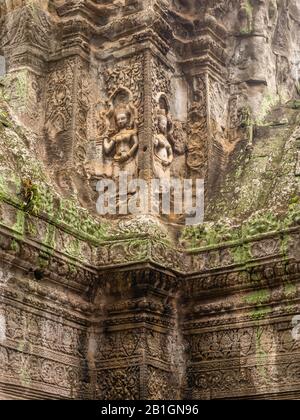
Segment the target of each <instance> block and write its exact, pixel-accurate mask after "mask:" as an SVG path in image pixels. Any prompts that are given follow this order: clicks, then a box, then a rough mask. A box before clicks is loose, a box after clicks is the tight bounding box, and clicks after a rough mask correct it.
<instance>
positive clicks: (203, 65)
mask: <svg viewBox="0 0 300 420" xmlns="http://www.w3.org/2000/svg"><path fill="white" fill-rule="evenodd" d="M199 19H200V20H199V22H198V23H197V27H196V28H195V30H196V31H197V33H198V34H199V35H198V37H197V38H196V37H191V38H190V39H189V42H188V45H189V47H188V48H185V49H183V47H182V46H181V48H180V50H179V51H180V54H181V60H180V61H181V65H182V68H183V71H184V73H185V75H186V78H187V80H188V85H189V88H188V91H189V94H188V97H189V105H188V146H187V167H188V171H189V174H190V176H192V177H193V178H203V179H205V181H206V193H207V194H209V193H210V192H209V191H210V190H211V188H212V187H213V186H214V185H215V183H216V182H217V180H218V177H219V175H220V173H221V171H222V168H223V164H224V158H225V155H226V147H225V139H226V137H227V104H228V92H227V88H226V81H227V74H226V71H225V46H226V44H225V41H226V35H227V34H226V30H225V28H224V27H223V26H222V25H221V24H219V23H218V22H217V20H216V19H215V18H214V17H213V16H212V15H210V14H208V13H203V15H202V16H200V17H199ZM194 25H195V26H196V23H194ZM191 33H192V32H191Z"/></svg>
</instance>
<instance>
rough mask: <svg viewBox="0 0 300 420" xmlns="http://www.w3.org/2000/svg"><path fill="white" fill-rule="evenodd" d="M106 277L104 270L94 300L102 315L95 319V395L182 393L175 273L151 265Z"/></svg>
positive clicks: (147, 396) (162, 395)
mask: <svg viewBox="0 0 300 420" xmlns="http://www.w3.org/2000/svg"><path fill="white" fill-rule="evenodd" d="M109 277H110V278H109V280H107V279H106V278H107V276H106V275H105V274H103V276H102V281H101V283H100V290H99V297H98V298H97V299H96V308H99V310H100V315H101V314H102V310H104V313H105V317H104V318H103V317H102V318H101V319H99V320H96V322H95V324H94V325H95V326H94V343H96V345H93V348H94V360H95V362H94V364H95V367H96V371H97V385H96V395H95V397H96V398H98V399H99V398H100V399H106V400H113V399H124V400H133V399H162V400H163V399H179V398H181V396H182V389H183V388H184V383H183V381H184V380H183V377H184V371H185V360H184V345H183V342H182V341H181V338H180V335H179V330H178V325H177V322H178V313H177V308H176V289H177V280H176V278H173V277H171V276H168V275H166V274H163V273H159V272H155V271H153V270H150V269H149V270H137V271H135V272H123V273H118V274H117V273H114V274H113V273H110V276H109ZM96 319H97V312H96Z"/></svg>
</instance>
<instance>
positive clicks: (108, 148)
mask: <svg viewBox="0 0 300 420" xmlns="http://www.w3.org/2000/svg"><path fill="white" fill-rule="evenodd" d="M115 144H116V142H115V140H114V139H113V138H109V137H106V138H105V139H104V142H103V149H104V152H105V154H106V155H108V154H110V153H111V152H112V150H113V148H114V146H115Z"/></svg>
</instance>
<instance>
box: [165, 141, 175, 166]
mask: <svg viewBox="0 0 300 420" xmlns="http://www.w3.org/2000/svg"><path fill="white" fill-rule="evenodd" d="M166 149H167V153H168V165H171V163H172V162H173V159H174V154H173V149H172V146H171V145H170V143H169V142H168V145H167V147H166Z"/></svg>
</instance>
